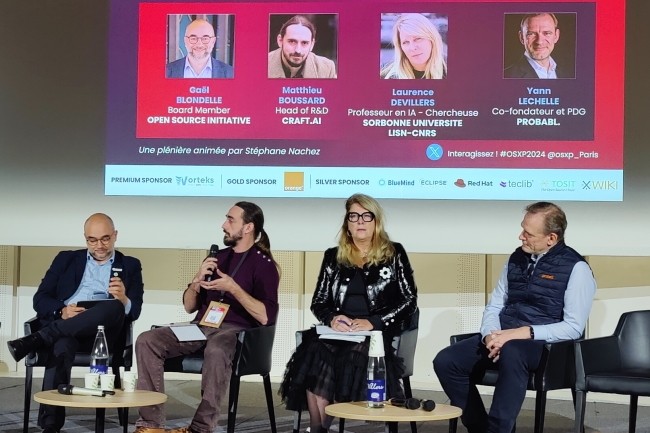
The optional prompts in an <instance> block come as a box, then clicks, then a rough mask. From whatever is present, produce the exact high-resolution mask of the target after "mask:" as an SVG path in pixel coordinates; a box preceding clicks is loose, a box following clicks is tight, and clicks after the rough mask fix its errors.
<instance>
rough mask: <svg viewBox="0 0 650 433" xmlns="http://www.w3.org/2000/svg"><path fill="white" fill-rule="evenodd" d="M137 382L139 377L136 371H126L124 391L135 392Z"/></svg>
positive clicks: (123, 382)
mask: <svg viewBox="0 0 650 433" xmlns="http://www.w3.org/2000/svg"><path fill="white" fill-rule="evenodd" d="M137 383H138V378H137V377H136V375H135V371H125V372H124V378H123V380H122V387H123V389H124V392H134V391H135V387H136V385H137Z"/></svg>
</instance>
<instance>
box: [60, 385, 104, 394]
mask: <svg viewBox="0 0 650 433" xmlns="http://www.w3.org/2000/svg"><path fill="white" fill-rule="evenodd" d="M59 394H65V395H91V396H94V397H104V396H105V395H106V394H115V391H102V390H101V389H90V388H82V387H80V386H74V385H59Z"/></svg>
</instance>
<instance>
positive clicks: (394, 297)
mask: <svg viewBox="0 0 650 433" xmlns="http://www.w3.org/2000/svg"><path fill="white" fill-rule="evenodd" d="M393 246H394V247H395V255H394V256H393V258H392V259H390V260H389V261H388V262H386V263H380V264H379V265H365V266H364V267H363V278H364V285H365V287H366V293H367V296H368V309H369V311H370V317H369V319H368V320H370V322H371V323H372V324H373V326H374V328H375V329H378V330H382V331H385V332H387V333H389V334H396V333H399V332H400V331H402V330H404V329H408V327H409V325H410V319H411V316H412V315H413V313H415V311H416V309H417V287H416V286H415V280H414V279H413V269H412V268H411V264H410V262H409V259H408V256H407V255H406V251H404V247H402V245H401V244H399V243H396V242H395V243H393ZM337 251H338V248H337V247H334V248H330V249H328V250H327V251H325V255H324V257H323V263H322V265H321V270H320V274H319V276H318V283H317V284H316V290H315V292H314V296H313V297H312V301H311V311H312V312H313V313H314V315H315V316H316V318H317V319H318V320H319V321H320V322H321V323H323V324H325V325H328V326H329V325H330V323H331V321H332V318H334V316H336V315H338V314H341V307H342V305H343V302H344V300H345V295H346V292H347V290H348V286H349V284H350V281H351V280H352V278H353V277H354V275H355V272H356V269H355V268H354V267H348V266H343V265H341V264H339V263H338V262H337V261H336V253H337Z"/></svg>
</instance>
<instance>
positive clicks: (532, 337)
mask: <svg viewBox="0 0 650 433" xmlns="http://www.w3.org/2000/svg"><path fill="white" fill-rule="evenodd" d="M528 329H530V339H531V340H534V339H535V330H534V329H533V327H532V326H529V327H528Z"/></svg>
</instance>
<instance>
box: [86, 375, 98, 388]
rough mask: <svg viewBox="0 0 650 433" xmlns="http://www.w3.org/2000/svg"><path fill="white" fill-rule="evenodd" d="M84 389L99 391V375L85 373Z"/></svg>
mask: <svg viewBox="0 0 650 433" xmlns="http://www.w3.org/2000/svg"><path fill="white" fill-rule="evenodd" d="M84 388H89V389H99V374H98V373H86V374H85V375H84Z"/></svg>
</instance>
